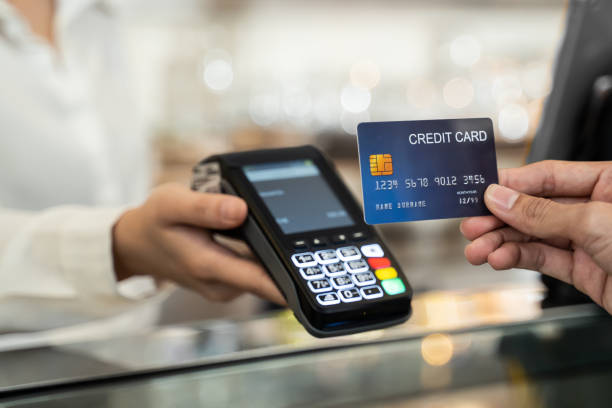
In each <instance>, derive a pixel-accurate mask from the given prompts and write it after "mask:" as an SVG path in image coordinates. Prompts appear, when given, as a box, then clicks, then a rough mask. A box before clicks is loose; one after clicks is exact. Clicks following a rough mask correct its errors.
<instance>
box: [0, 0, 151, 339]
mask: <svg viewBox="0 0 612 408" xmlns="http://www.w3.org/2000/svg"><path fill="white" fill-rule="evenodd" d="M56 6H57V9H56V18H55V38H56V47H57V48H56V49H53V48H52V47H51V46H50V45H49V44H47V43H46V42H44V41H43V40H41V39H39V38H37V37H36V36H35V35H34V34H33V33H32V32H31V31H30V29H29V27H28V26H27V24H26V22H25V21H24V20H23V18H22V17H21V16H20V15H19V14H18V13H17V12H16V11H15V10H14V9H13V8H12V6H10V5H9V4H8V3H6V2H5V1H4V0H0V93H1V95H2V96H1V97H0V333H2V332H5V333H6V332H15V331H22V330H40V329H50V328H56V327H61V326H67V325H73V324H77V323H82V322H86V321H91V320H92V319H98V318H102V319H103V318H112V317H116V316H118V315H120V314H122V313H126V312H128V311H131V312H134V310H136V313H137V314H138V315H139V317H138V318H136V319H126V318H125V316H123V317H121V318H120V320H122V321H123V322H124V323H123V324H124V325H125V326H129V327H133V324H134V323H135V321H138V322H141V323H142V322H145V321H147V319H146V318H143V316H142V314H143V313H145V314H147V313H148V315H149V319H148V320H149V321H150V320H151V318H153V317H152V316H153V315H152V313H153V314H154V312H151V311H148V312H144V311H143V310H145V309H146V308H144V307H140V306H137V305H140V303H142V302H137V301H135V300H134V297H138V296H137V295H134V296H131V297H130V296H123V295H124V294H126V293H127V292H128V291H127V290H126V291H125V292H126V293H121V289H120V288H119V287H118V285H117V284H116V282H115V275H114V271H113V266H112V257H111V228H112V225H113V224H114V223H115V221H116V220H117V218H118V216H119V215H120V214H121V213H122V212H123V211H124V209H125V206H127V205H130V204H137V203H139V202H141V201H142V200H143V199H144V198H145V197H146V192H147V190H148V189H149V186H150V179H149V177H150V154H149V151H148V146H149V143H148V141H147V140H146V137H145V135H144V132H143V127H142V125H141V123H140V122H139V120H138V118H139V114H138V111H137V109H136V107H135V103H134V102H133V100H132V98H131V95H132V93H131V91H130V86H131V82H130V79H129V71H128V69H127V68H128V67H127V66H126V64H125V59H124V58H123V56H122V52H123V49H122V47H121V41H120V40H121V39H120V35H119V33H120V30H119V28H118V26H117V24H116V23H115V19H114V18H113V10H112V8H111V7H110V6H109V4H108V3H107V2H102V1H96V0H60V1H56ZM138 280H140V282H139V283H137V284H134V281H138ZM129 281H132V282H131V283H130V282H129ZM143 282H144V283H143ZM125 286H126V287H132V288H135V290H136V292H140V294H142V293H144V292H146V291H149V290H151V289H152V283H151V280H150V279H149V280H143V279H139V278H135V279H134V280H132V279H128V282H126V285H125ZM149 303H150V302H149ZM147 310H148V309H147ZM118 319H119V318H118ZM0 343H1V342H0Z"/></svg>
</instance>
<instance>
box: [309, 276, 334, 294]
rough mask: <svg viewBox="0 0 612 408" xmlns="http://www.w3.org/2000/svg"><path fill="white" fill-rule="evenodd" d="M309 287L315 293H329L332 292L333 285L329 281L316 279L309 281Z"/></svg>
mask: <svg viewBox="0 0 612 408" xmlns="http://www.w3.org/2000/svg"><path fill="white" fill-rule="evenodd" d="M308 287H309V288H310V290H311V291H312V292H313V293H321V292H329V291H330V290H332V286H331V283H329V281H328V280H327V279H316V280H311V281H308Z"/></svg>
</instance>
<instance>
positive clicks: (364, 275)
mask: <svg viewBox="0 0 612 408" xmlns="http://www.w3.org/2000/svg"><path fill="white" fill-rule="evenodd" d="M353 282H355V285H357V286H366V285H371V284H373V283H376V277H375V276H374V274H373V273H372V272H361V273H356V274H355V275H353Z"/></svg>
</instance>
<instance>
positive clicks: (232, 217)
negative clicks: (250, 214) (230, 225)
mask: <svg viewBox="0 0 612 408" xmlns="http://www.w3.org/2000/svg"><path fill="white" fill-rule="evenodd" d="M245 206H246V205H245V203H244V202H243V201H241V200H238V199H235V198H232V199H228V200H225V201H224V202H223V204H221V216H222V217H223V218H224V219H225V220H227V221H236V220H239V219H242V218H243V217H244V213H245Z"/></svg>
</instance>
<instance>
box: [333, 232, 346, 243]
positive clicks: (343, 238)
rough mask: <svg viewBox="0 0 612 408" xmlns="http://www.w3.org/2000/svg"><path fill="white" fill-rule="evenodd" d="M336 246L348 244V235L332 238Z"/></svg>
mask: <svg viewBox="0 0 612 408" xmlns="http://www.w3.org/2000/svg"><path fill="white" fill-rule="evenodd" d="M332 242H333V243H334V244H344V243H345V242H346V234H336V235H334V236H333V237H332Z"/></svg>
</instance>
